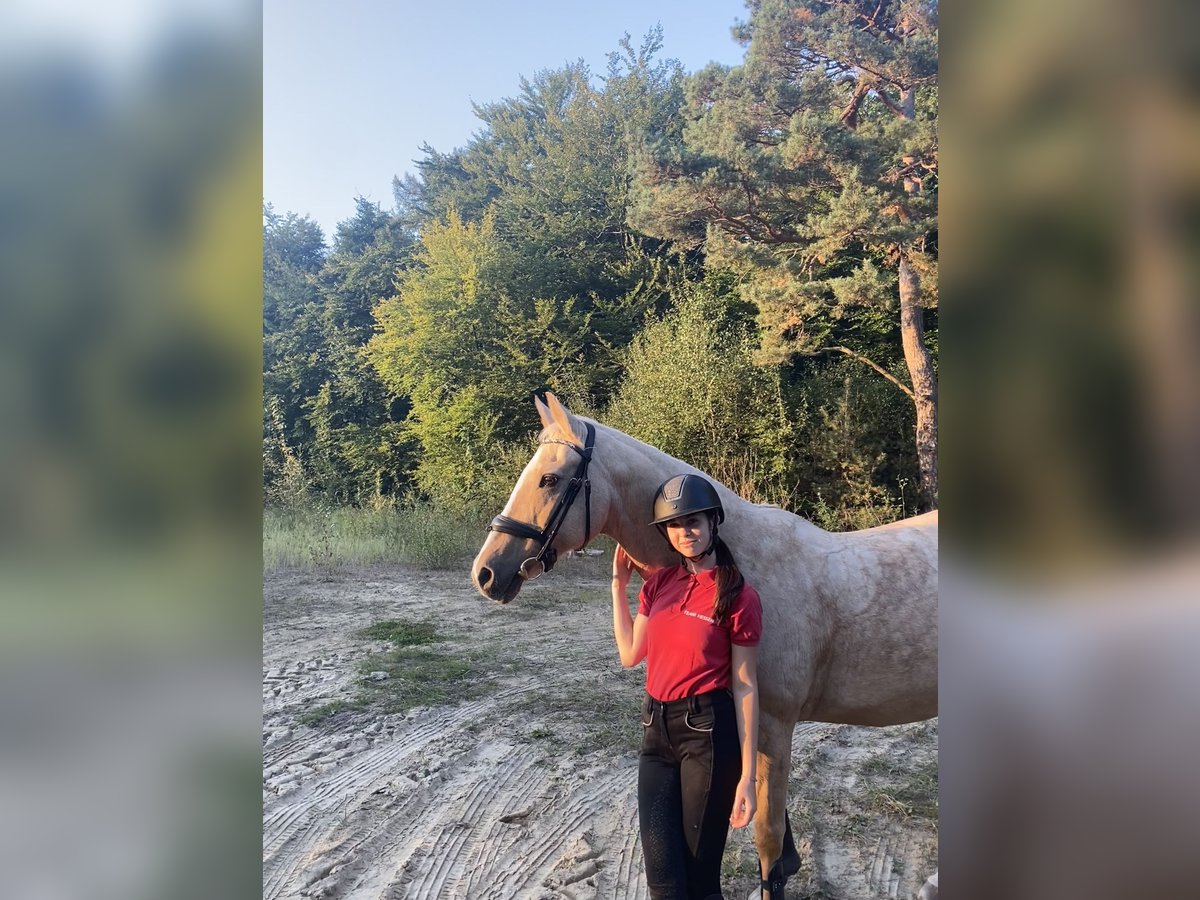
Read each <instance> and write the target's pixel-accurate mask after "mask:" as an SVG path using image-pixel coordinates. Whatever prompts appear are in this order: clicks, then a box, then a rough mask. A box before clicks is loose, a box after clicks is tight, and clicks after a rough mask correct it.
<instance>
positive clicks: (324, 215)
mask: <svg viewBox="0 0 1200 900" xmlns="http://www.w3.org/2000/svg"><path fill="white" fill-rule="evenodd" d="M746 17H747V11H746V9H745V6H744V4H743V2H742V0H650V2H647V0H642V2H638V0H593V2H579V0H533V2H522V3H500V2H482V0H443V2H436V0H435V2H422V3H414V2H408V0H395V2H390V3H389V2H384V0H342V2H338V3H335V2H333V0H264V3H263V198H264V199H265V200H267V201H268V202H270V203H272V204H273V205H274V207H275V210H276V211H277V212H297V213H300V214H301V215H308V216H310V217H312V218H313V219H314V220H316V221H317V222H318V223H319V224H320V225H321V227H322V228H323V229H324V231H325V234H326V236H327V237H328V236H331V235H332V234H333V230H334V228H335V226H336V224H337V223H338V222H340V221H342V220H343V219H346V218H348V217H349V216H350V215H352V214H353V212H354V198H355V196H358V195H361V196H365V197H367V198H368V199H369V200H372V201H377V202H380V203H381V204H382V205H383V208H384V209H390V208H391V207H392V177H393V176H394V175H402V174H403V173H404V172H407V171H411V170H412V168H413V166H412V161H413V160H414V159H416V158H417V157H418V156H419V155H420V147H421V144H422V143H426V142H428V143H429V144H430V145H432V146H433V147H435V148H436V149H438V150H441V151H447V150H451V149H453V148H455V147H460V146H462V145H463V144H465V143H466V142H467V141H468V140H469V139H470V137H471V134H472V133H473V132H474V131H476V130H477V129H478V128H479V126H480V124H481V123H480V122H479V120H478V119H476V118H475V117H474V115H473V114H472V112H471V101H472V100H474V101H481V102H483V101H490V100H498V99H500V98H502V97H510V96H513V95H515V94H516V92H517V90H518V81H519V78H520V76H522V75H525V76H531V75H533V74H534V73H535V72H537V71H539V70H541V69H552V68H557V67H558V66H561V65H562V64H563V63H565V62H568V61H572V60H575V59H579V58H582V59H583V60H584V61H585V62H587V63H588V64H589V65H590V66H591V68H592V71H594V72H603V71H604V67H605V54H606V53H609V52H611V51H613V50H616V49H617V46H618V42H619V41H620V39H621V37H622V35H624V34H625V32H629V33H630V35H632V37H633V41H634V45H635V46H636V45H638V44H639V43H640V42H641V38H642V36H643V35H645V33H646V32H647V31H649V30H650V29H651V28H653V27H654V25H655V23H657V22H661V24H662V26H663V38H664V42H663V43H664V46H663V50H662V53H661V55H662V56H663V57H664V58H665V57H674V58H676V59H678V60H679V61H680V62H681V63H683V66H684V68H685V69H687V70H688V71H695V70H696V69H699V68H700V67H701V66H703V65H705V64H706V63H708V62H710V61H713V60H715V61H717V62H722V63H727V64H737V63H739V62H741V59H742V53H743V50H742V48H741V47H740V46H738V45H737V44H736V43H734V41H733V38H732V37H730V33H729V29H730V27H731V26H732V25H733V24H734V23H735V22H736V21H738V20H739V19H745V18H746Z"/></svg>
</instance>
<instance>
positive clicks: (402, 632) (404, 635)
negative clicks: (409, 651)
mask: <svg viewBox="0 0 1200 900" xmlns="http://www.w3.org/2000/svg"><path fill="white" fill-rule="evenodd" d="M359 634H360V635H362V636H363V637H365V638H371V639H372V640H376V641H389V642H390V643H391V644H393V645H394V646H396V647H416V646H420V645H422V644H433V643H436V642H438V641H440V640H442V638H441V637H439V636H438V631H437V625H436V624H434V623H433V622H421V621H417V622H397V621H384V622H376V623H375V624H374V625H371V626H369V627H367V628H364V629H363V630H362V631H360V632H359Z"/></svg>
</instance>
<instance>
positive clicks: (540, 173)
mask: <svg viewBox="0 0 1200 900" xmlns="http://www.w3.org/2000/svg"><path fill="white" fill-rule="evenodd" d="M877 6H878V5H877V4H874V3H872V4H869V8H868V6H867V5H864V4H863V3H861V2H859V0H846V2H839V3H833V4H826V3H816V2H814V0H762V2H756V3H754V4H752V17H751V21H750V23H749V24H748V25H747V27H746V28H745V29H743V32H742V38H743V39H744V40H745V41H746V42H747V43H748V44H749V53H748V54H747V58H746V63H745V65H743V66H738V67H735V68H722V67H719V66H712V67H709V68H707V69H705V70H703V71H701V72H699V73H697V74H696V75H694V76H691V77H690V78H689V77H685V73H684V72H683V70H682V69H681V67H680V66H679V64H678V63H677V62H676V61H674V60H659V59H657V54H658V52H659V51H660V49H661V45H662V35H661V32H660V31H659V30H657V29H656V30H655V31H653V32H651V33H650V34H649V35H647V36H646V38H645V40H644V41H643V42H642V43H641V45H640V46H637V47H635V46H634V45H633V43H632V42H631V40H630V39H629V37H628V36H626V38H625V39H624V40H622V41H621V44H620V48H619V50H618V52H615V53H613V54H610V56H609V60H608V67H607V71H606V73H605V75H604V77H603V78H594V77H593V75H592V73H591V72H590V71H589V70H588V68H587V67H586V66H585V65H583V63H581V62H580V63H574V64H569V65H566V66H563V67H561V68H559V69H553V70H546V71H542V72H538V73H536V74H535V75H534V76H533V77H531V78H528V79H523V80H522V82H521V87H520V90H519V92H518V94H517V95H516V96H514V97H509V98H504V99H502V100H499V101H495V102H489V103H481V104H478V105H477V106H476V107H475V112H476V114H477V116H478V117H479V119H480V122H481V126H482V127H481V128H480V130H479V131H478V132H477V133H476V134H475V136H474V137H473V138H472V139H471V141H470V142H468V144H467V145H466V146H464V147H461V148H457V149H455V150H452V151H450V152H447V153H441V152H438V151H436V150H434V149H433V148H431V147H425V148H424V151H423V153H424V157H423V159H422V160H421V161H420V163H419V173H418V176H416V177H412V176H409V177H407V178H405V179H404V180H402V181H401V180H397V182H396V183H395V198H396V209H395V211H394V212H385V211H383V210H382V209H380V207H379V206H378V204H373V203H370V202H368V201H366V200H365V199H363V198H357V199H356V201H355V202H356V210H355V214H354V216H352V217H351V218H350V219H348V220H346V221H345V222H342V223H340V224H339V225H338V227H337V229H336V233H335V235H334V238H333V241H332V247H327V246H326V243H325V240H324V237H323V235H322V234H321V231H320V229H319V228H318V227H317V226H316V225H315V224H314V223H312V222H311V221H309V220H307V219H304V218H300V217H297V216H295V215H294V214H288V215H287V216H280V215H277V214H275V213H274V211H273V210H271V209H270V207H267V208H266V210H265V211H264V259H263V266H264V394H265V397H264V401H265V402H264V423H263V425H264V431H263V434H264V481H265V484H266V487H267V496H268V502H269V503H271V504H273V506H275V507H276V508H277V509H278V510H289V509H300V510H302V509H306V508H307V507H308V506H309V505H310V504H314V503H315V504H318V505H321V506H322V507H324V506H328V505H330V504H332V505H357V506H359V507H361V508H362V509H363V510H364V511H365V512H367V513H368V514H370V515H374V514H376V513H379V511H380V510H384V511H385V512H383V513H380V514H381V515H384V516H385V517H386V516H388V515H392V514H395V515H397V516H401V515H402V517H403V518H404V519H405V520H406V521H415V520H416V519H417V518H419V517H420V516H422V515H424V514H425V513H423V512H421V511H422V510H428V509H430V507H429V506H424V505H421V504H432V507H433V508H436V509H437V510H439V511H442V512H444V513H448V514H450V515H451V516H453V517H458V518H459V519H461V520H464V521H466V520H472V521H474V520H482V519H484V518H486V517H487V516H489V515H490V514H491V513H492V512H494V511H495V510H496V509H498V508H499V507H500V506H501V505H502V504H503V502H504V500H505V498H506V496H507V494H508V492H509V490H510V489H511V486H512V484H513V483H514V481H515V480H516V478H517V475H518V474H519V472H520V470H521V468H522V466H523V465H524V463H525V462H526V460H527V459H528V456H529V453H530V436H531V434H532V433H533V431H534V429H535V427H536V420H535V419H534V418H533V416H532V409H531V405H530V398H531V396H532V395H533V394H534V393H535V392H540V391H543V390H546V389H550V390H553V391H555V392H556V393H557V394H558V396H559V397H560V398H562V399H563V400H564V401H565V402H566V403H567V404H568V405H569V406H571V407H572V408H574V409H575V410H576V411H579V412H585V413H591V414H593V415H601V416H602V417H605V418H607V419H608V420H609V421H613V422H615V423H616V424H617V425H618V426H619V427H621V428H622V429H623V430H626V431H629V432H631V433H633V434H635V435H637V436H638V437H641V438H642V439H644V440H647V441H649V442H650V443H653V444H655V445H657V446H659V447H661V448H662V449H664V450H666V451H667V452H670V453H672V454H674V455H676V456H679V457H680V458H682V459H685V460H688V461H689V462H692V463H693V464H695V465H697V466H699V467H700V468H702V469H704V470H706V471H708V472H710V473H712V474H713V475H714V476H715V477H717V478H719V479H721V480H722V481H724V482H725V483H727V484H729V485H730V486H731V487H733V488H734V489H735V490H738V491H739V492H740V493H742V494H743V495H745V496H747V497H750V498H752V499H756V500H760V501H767V502H774V503H779V504H781V505H784V506H787V507H789V508H792V509H795V510H797V511H799V512H801V513H803V514H805V515H808V516H809V517H810V518H813V519H814V521H817V522H818V523H819V524H821V525H823V526H825V527H829V528H839V529H840V528H848V527H863V526H865V525H872V524H877V523H878V522H879V521H885V520H890V519H892V518H896V517H898V516H899V515H900V514H901V513H902V512H908V511H912V510H913V509H915V506H916V504H915V495H916V491H915V490H910V489H909V488H908V487H907V485H908V484H910V483H913V482H915V481H916V478H917V476H916V472H915V454H914V453H913V451H912V443H913V441H914V440H915V437H914V435H915V431H914V428H913V424H912V420H913V412H912V407H911V405H909V404H908V403H907V401H906V400H905V399H904V395H903V394H902V393H901V392H900V391H898V390H897V389H896V387H895V386H894V385H892V384H889V383H887V382H885V381H883V380H881V379H880V378H879V376H878V375H877V374H875V373H873V372H872V370H871V369H870V368H869V367H867V366H864V365H862V363H861V362H851V361H849V359H848V358H853V357H856V356H857V357H858V358H859V359H860V360H868V361H871V362H873V363H874V364H876V365H878V366H879V367H882V368H883V369H884V370H886V371H888V372H889V373H891V374H892V375H893V376H895V377H897V378H899V379H900V380H901V381H903V380H904V375H905V366H904V361H903V357H902V355H901V353H900V341H899V339H898V338H899V327H898V323H897V316H896V296H897V284H898V280H897V259H898V255H897V254H898V253H899V252H900V250H899V249H898V248H903V252H904V253H905V254H906V256H907V258H908V260H909V262H910V264H911V266H912V268H913V269H914V270H916V272H917V274H918V276H919V278H920V285H921V292H922V301H921V302H922V303H923V304H924V305H925V306H926V307H927V308H929V309H930V310H931V311H930V313H929V315H930V316H931V317H933V319H932V321H934V322H936V318H935V316H934V313H933V312H932V308H933V307H934V306H935V305H936V276H937V253H936V219H935V209H936V198H937V142H936V127H935V126H936V115H937V85H936V73H937V64H936V63H937V60H936V27H937V22H936V6H933V5H928V4H924V3H916V4H909V3H907V2H905V3H900V2H899V0H888V2H885V3H884V4H883V5H882V6H878V11H877V14H875V15H874V16H873V18H872V15H873V13H875V12H876V7H877ZM864 16H865V17H866V18H864ZM868 20H869V21H868ZM893 39H894V40H893ZM904 91H910V92H914V91H915V97H913V96H910V97H909V99H914V100H915V102H914V104H913V111H912V114H911V115H900V114H898V113H897V111H896V110H897V108H898V107H897V104H900V103H902V100H903V97H902V96H901V95H902V94H903V92H904ZM914 179H916V180H919V181H920V187H921V190H918V191H913V190H910V189H906V188H911V187H912V185H913V183H914ZM928 343H929V345H930V346H931V347H932V348H934V351H935V352H936V346H937V334H936V330H935V329H934V330H931V331H930V332H929V340H928ZM832 352H836V353H839V354H842V355H841V356H836V357H835V356H831V353H832ZM906 442H907V443H906ZM397 500H401V501H403V502H404V503H405V504H406V505H405V508H404V509H403V510H397V509H395V508H394V504H395V502H396V501H397ZM371 511H375V512H371ZM272 515H275V513H272ZM301 518H302V517H301ZM299 521H300V519H297V522H299ZM343 524H344V523H343ZM426 524H427V526H428V531H427V533H426V534H424V535H420V534H418V533H417V532H416V531H409V532H405V535H404V537H403V543H404V547H405V549H404V550H403V553H402V555H404V556H405V558H408V559H410V560H418V559H420V560H423V561H425V562H423V563H422V564H426V563H428V564H432V565H443V564H448V562H447V561H448V560H449V559H450V558H452V557H453V556H454V555H455V553H457V552H458V551H457V550H454V549H452V548H453V547H454V546H455V542H454V540H453V539H452V538H451V537H450V536H445V535H443V534H442V533H441V531H440V530H439V527H440V524H441V522H440V521H439V519H438V516H437V515H431V516H430V520H429V521H428V522H427V523H426ZM403 530H404V527H403V526H401V525H399V524H395V525H394V527H393V526H388V527H387V528H384V529H382V532H380V533H379V534H375V535H374V536H370V537H368V536H367V535H365V534H364V535H362V536H361V540H362V542H363V543H362V546H361V547H359V548H355V547H353V546H350V545H348V544H345V543H343V537H344V536H342V535H341V532H340V531H338V530H337V529H335V530H333V531H330V530H328V529H326V530H325V531H315V532H312V533H309V534H308V535H307V536H302V532H303V529H302V528H301V529H300V530H299V531H297V532H296V533H295V534H293V535H292V537H293V538H295V539H296V540H298V541H300V543H301V544H302V545H303V546H304V547H305V548H306V549H304V550H303V551H301V552H300V553H299V554H298V555H297V554H294V553H292V551H291V550H289V549H288V548H287V547H286V546H284V547H280V548H279V550H278V555H277V556H272V558H283V557H286V558H287V559H289V560H292V561H293V562H294V561H296V559H297V557H298V558H299V560H300V561H301V562H303V561H304V560H307V563H306V564H315V565H325V564H336V561H337V560H341V559H344V558H356V557H357V556H358V555H360V554H361V555H363V556H364V557H366V558H372V559H376V558H377V559H384V558H389V554H391V555H392V556H391V558H395V556H394V555H395V554H396V553H398V552H400V551H398V550H397V545H396V542H399V541H401V537H400V532H401V531H403ZM383 532H386V534H387V539H386V541H385V540H383V538H382V537H381V534H382V533H383ZM358 539H359V538H355V539H354V540H358ZM387 541H391V542H392V543H390V544H388V543H387ZM351 543H352V542H351ZM385 545H386V547H387V549H386V550H385V549H384V546H385ZM289 554H290V555H289Z"/></svg>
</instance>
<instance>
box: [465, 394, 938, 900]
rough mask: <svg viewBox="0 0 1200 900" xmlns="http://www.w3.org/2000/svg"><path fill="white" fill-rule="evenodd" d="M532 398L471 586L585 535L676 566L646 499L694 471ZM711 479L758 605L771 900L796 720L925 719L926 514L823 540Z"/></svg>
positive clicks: (519, 579)
mask: <svg viewBox="0 0 1200 900" xmlns="http://www.w3.org/2000/svg"><path fill="white" fill-rule="evenodd" d="M534 402H535V403H536V405H537V409H538V414H539V415H540V416H541V420H542V424H543V425H544V426H545V428H544V430H543V431H542V435H541V439H540V446H539V447H538V450H537V452H536V453H535V454H534V456H533V459H531V460H530V461H529V464H528V465H526V466H525V470H524V471H523V472H522V473H521V477H520V478H519V479H518V480H517V484H516V486H515V487H514V488H513V492H512V496H511V497H509V500H508V504H507V505H506V506H505V507H504V511H503V513H502V514H501V515H499V516H497V517H496V518H495V519H494V520H493V521H492V524H491V526H489V533H488V536H487V539H486V540H485V541H484V543H483V547H482V548H481V549H480V551H479V554H478V555H477V556H476V557H475V562H474V564H473V565H472V567H471V577H472V579H473V580H474V582H475V586H476V587H477V588H478V589H479V591H480V593H482V594H483V595H484V596H486V597H489V598H491V599H493V600H498V601H500V602H501V603H507V602H509V601H510V600H512V599H513V598H514V597H515V596H516V595H517V593H518V592H519V591H520V590H521V585H522V584H523V583H524V582H525V581H526V580H527V579H529V578H536V577H537V576H538V575H540V574H542V572H543V571H548V570H549V569H550V567H551V566H552V565H553V564H554V560H555V558H556V555H557V552H558V550H560V549H561V550H563V551H566V550H570V549H574V548H579V547H583V546H584V545H585V544H586V543H587V542H588V541H589V540H591V539H592V538H594V537H595V536H596V535H597V534H607V535H608V536H609V537H612V538H614V539H615V540H616V541H617V542H619V543H620V544H621V546H623V547H624V548H625V549H626V551H627V552H628V553H629V555H630V556H631V557H632V558H633V559H635V560H636V561H637V562H638V563H639V564H643V565H648V566H650V567H652V568H653V567H657V566H670V565H676V564H677V563H678V558H677V557H676V556H675V554H674V552H673V551H672V550H671V548H670V547H669V546H668V545H667V542H666V541H664V540H663V539H662V536H661V535H660V534H659V533H658V531H657V530H656V529H655V528H654V527H653V526H652V525H648V524H647V522H648V521H649V519H650V518H651V516H650V509H651V502H652V499H653V497H654V491H655V489H656V488H657V487H658V486H659V485H660V484H661V483H662V482H663V481H665V480H666V479H667V478H669V477H670V476H672V475H676V474H679V473H681V472H698V470H697V469H695V468H693V467H692V466H689V465H687V464H686V463H682V462H680V461H679V460H677V459H675V458H673V457H671V456H668V455H667V454H666V453H663V452H662V451H660V450H656V449H655V448H653V447H651V446H649V445H647V444H644V443H642V442H641V441H638V440H636V439H634V438H631V437H630V436H629V435H627V434H623V433H622V432H620V431H617V430H616V429H615V428H610V427H607V426H605V425H601V424H599V423H598V422H594V421H591V420H589V419H585V418H582V417H579V416H575V415H572V414H571V413H570V412H568V411H567V410H566V408H565V407H563V405H562V404H561V403H559V402H558V400H557V399H556V398H555V397H554V395H553V394H549V393H547V394H546V402H545V403H542V402H541V401H540V400H537V399H536V398H535V401H534ZM710 480H712V479H710ZM715 483H716V482H715V480H714V484H715ZM716 486H717V491H718V492H719V493H720V495H721V502H722V504H723V505H724V507H725V523H724V524H723V525H722V526H721V536H722V537H723V538H724V539H725V541H726V543H727V544H728V545H729V548H730V550H731V551H732V552H733V555H734V558H735V559H737V561H738V566H739V568H740V569H741V570H742V572H743V573H744V574H745V576H746V580H747V581H748V582H749V583H750V584H752V585H754V587H755V588H756V589H757V590H758V593H759V595H760V597H761V598H762V611H763V629H762V641H761V643H760V644H759V668H758V672H759V675H758V683H759V705H760V726H759V740H758V812H757V813H756V815H755V818H754V840H755V845H756V847H757V850H758V856H759V864H760V866H761V871H762V874H763V877H764V882H763V888H762V897H763V900H783V896H784V894H783V883H784V881H785V880H786V876H787V875H788V874H791V873H793V872H794V871H795V869H796V866H797V864H798V862H799V860H798V858H797V857H796V856H795V850H794V847H792V846H791V841H790V833H789V831H790V830H789V828H788V825H787V810H786V800H787V796H786V795H787V782H788V770H789V767H790V765H791V749H792V731H793V730H794V728H795V725H796V723H797V722H801V721H817V722H835V723H846V724H853V725H894V724H898V723H901V722H915V721H919V720H921V719H927V718H930V717H932V716H935V715H937V513H936V512H934V513H926V514H925V515H923V516H917V517H915V518H911V519H906V520H904V521H902V522H895V523H892V524H890V525H884V526H881V527H878V528H869V529H866V530H864V531H854V532H848V533H844V534H835V533H832V532H828V531H824V530H822V529H820V528H818V527H817V526H815V525H813V524H812V523H810V522H808V521H806V520H805V519H802V518H800V517H799V516H796V515H793V514H792V513H790V512H787V511H785V510H782V509H779V508H777V507H771V506H761V505H756V504H753V503H750V502H748V501H746V500H743V499H742V498H741V497H739V496H737V495H736V494H734V493H733V492H732V491H730V490H729V489H728V488H726V487H725V486H723V485H721V484H717V485H716ZM581 490H582V492H583V497H582V502H580V500H579V497H578V495H579V493H580V491H581ZM538 523H543V524H538ZM785 838H786V840H785ZM785 844H786V849H787V850H788V851H789V852H788V853H785V852H784V851H785Z"/></svg>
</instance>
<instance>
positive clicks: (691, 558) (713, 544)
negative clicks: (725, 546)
mask: <svg viewBox="0 0 1200 900" xmlns="http://www.w3.org/2000/svg"><path fill="white" fill-rule="evenodd" d="M716 549H717V542H716V540H715V539H714V540H712V541H710V542H709V544H708V549H707V550H705V551H704V552H703V553H700V554H699V555H698V556H683V554H682V553H680V554H679V555H680V556H683V558H684V559H686V560H687V561H688V562H690V563H698V562H700V560H702V559H704V557H706V556H708V554H710V553H715V552H716Z"/></svg>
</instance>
